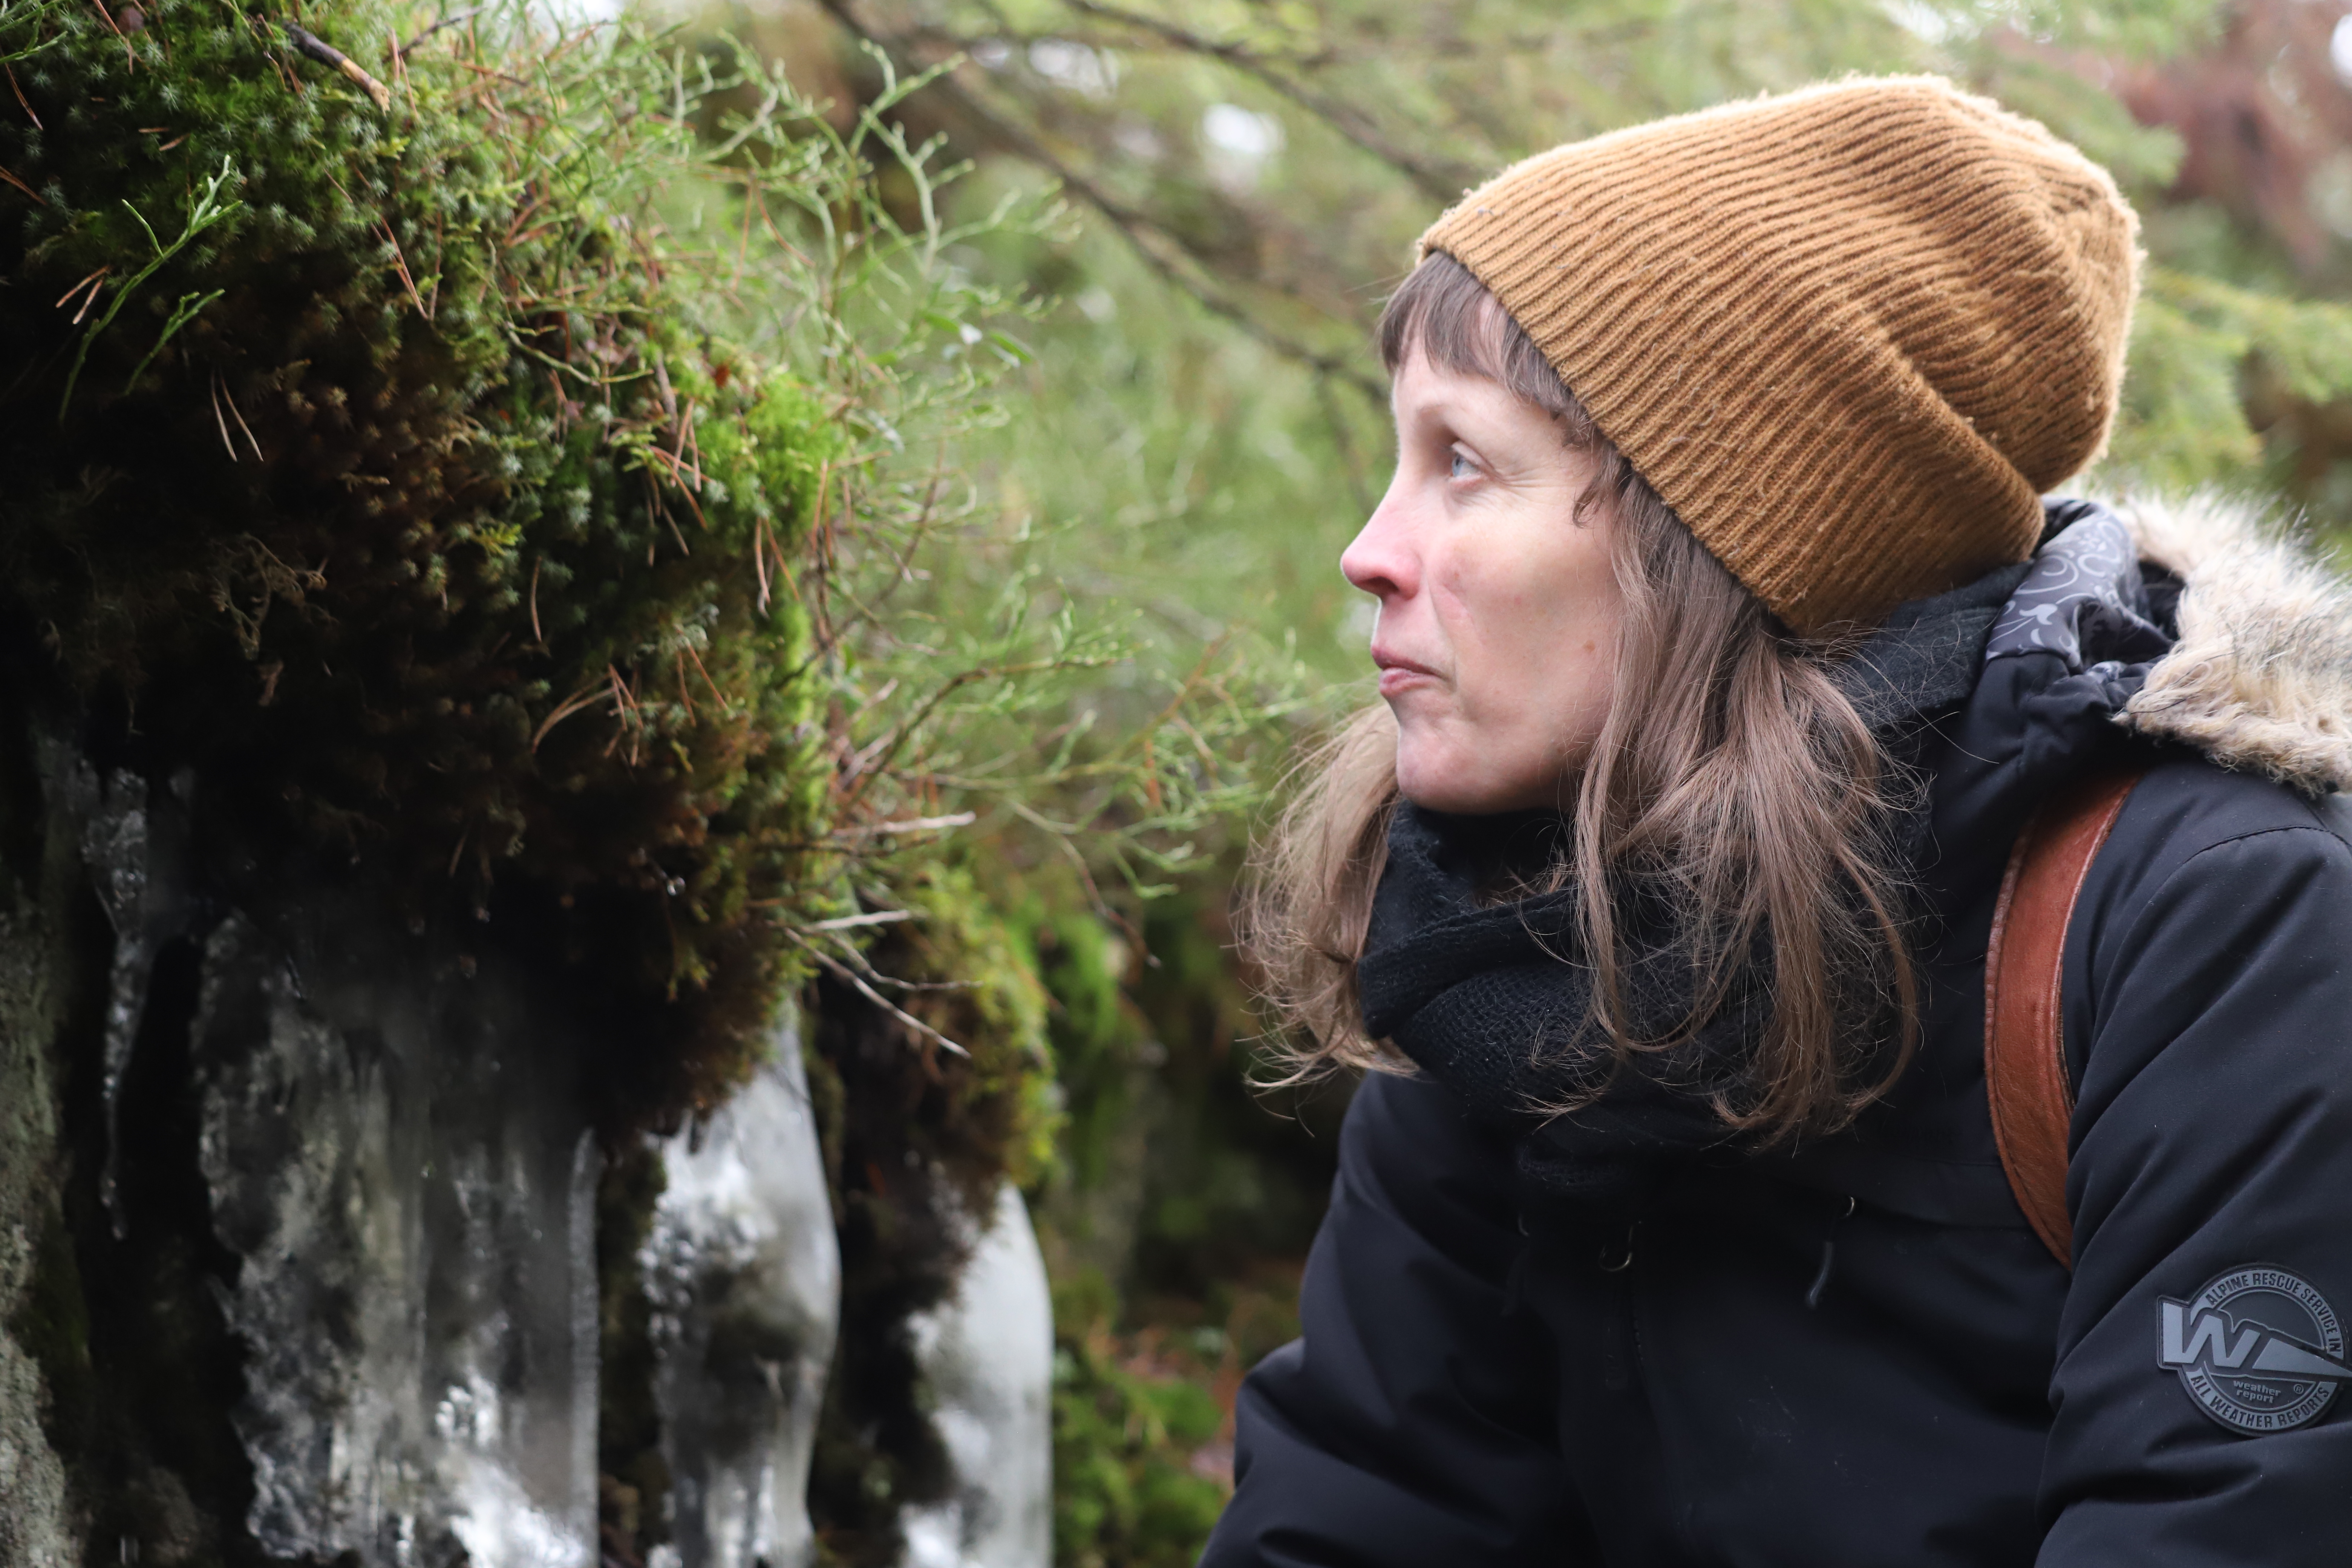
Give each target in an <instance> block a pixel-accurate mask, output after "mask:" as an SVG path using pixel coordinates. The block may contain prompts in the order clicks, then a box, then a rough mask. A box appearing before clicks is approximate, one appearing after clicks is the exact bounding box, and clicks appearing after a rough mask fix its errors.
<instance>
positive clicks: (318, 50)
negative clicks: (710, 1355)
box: [286, 22, 424, 310]
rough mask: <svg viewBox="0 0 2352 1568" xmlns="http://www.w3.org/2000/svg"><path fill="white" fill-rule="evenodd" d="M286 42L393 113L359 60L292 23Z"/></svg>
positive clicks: (386, 94)
mask: <svg viewBox="0 0 2352 1568" xmlns="http://www.w3.org/2000/svg"><path fill="white" fill-rule="evenodd" d="M286 41H287V42H289V43H290V44H292V45H293V46H294V47H296V48H297V49H299V50H300V51H301V52H302V53H303V54H305V55H307V56H309V57H310V58H312V59H314V60H316V61H318V62H319V63H320V65H322V66H332V67H334V68H335V69H337V70H339V71H341V72H342V73H343V75H344V76H346V77H348V78H349V79H351V80H352V81H353V82H355V83H357V84H358V86H359V88H360V89H361V90H362V92H365V93H366V94H367V95H368V96H369V97H370V98H372V99H373V100H375V106H376V107H377V108H378V109H381V110H384V111H385V112H386V113H389V112H391V110H392V89H390V88H388V87H386V86H384V85H383V83H382V82H380V81H378V80H376V79H375V78H373V77H372V76H370V75H369V74H368V71H367V68H366V67H365V66H363V65H362V64H360V62H359V61H357V60H355V59H353V58H352V57H351V56H349V55H347V54H345V53H343V51H342V50H341V49H339V48H337V47H335V46H334V45H332V44H331V43H329V42H327V40H326V39H324V38H322V37H319V35H318V34H316V33H314V32H311V31H310V29H309V28H307V27H298V26H295V25H294V24H293V23H291V22H289V23H287V24H286ZM413 291H414V290H413V289H412V292H413ZM417 309H419V310H423V309H424V307H423V306H421V305H420V306H418V307H417Z"/></svg>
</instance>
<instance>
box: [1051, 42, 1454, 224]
mask: <svg viewBox="0 0 2352 1568" xmlns="http://www.w3.org/2000/svg"><path fill="white" fill-rule="evenodd" d="M1066 3H1067V4H1068V5H1069V7H1070V9H1071V10H1073V11H1076V12H1077V13H1078V14H1080V15H1081V16H1095V17H1098V18H1100V19H1101V20H1103V21H1106V22H1109V23H1113V24H1115V25H1116V26H1122V27H1131V28H1133V29H1135V30H1136V31H1138V32H1143V33H1150V34H1151V35H1152V36H1154V37H1158V38H1160V39H1161V40H1163V41H1165V42H1167V43H1170V44H1172V45H1174V46H1175V47H1178V48H1180V49H1182V50H1184V51H1185V52H1186V53H1188V54H1196V55H1206V56H1208V57H1209V58H1212V59H1216V60H1222V61H1223V62H1224V63H1225V64H1226V65H1229V66H1231V67H1232V68H1234V69H1235V70H1237V71H1240V72H1241V73H1243V74H1244V76H1247V77H1250V78H1252V79H1255V80H1256V81H1258V82H1260V83H1263V84H1264V85H1265V86H1266V87H1268V88H1270V89H1273V90H1274V91H1275V92H1276V93H1278V94H1280V95H1281V96H1282V97H1284V98H1286V99H1287V100H1290V101H1291V102H1292V103H1295V104H1297V106H1298V107H1299V108H1301V109H1303V110H1306V111H1307V113H1309V114H1311V115H1313V116H1315V118H1316V119H1318V120H1320V121H1323V122H1324V123H1325V124H1326V125H1328V126H1329V127H1330V128H1331V129H1332V130H1334V131H1336V132H1339V135H1340V136H1341V137H1343V138H1344V139H1346V141H1347V142H1349V144H1351V145H1352V146H1354V147H1356V148H1357V149H1358V150H1360V151H1361V152H1364V153H1370V155H1371V156H1373V157H1375V158H1377V159H1379V160H1380V161H1381V163H1386V164H1388V165H1389V166H1390V167H1391V168H1392V169H1394V170H1396V171H1397V172H1398V173H1399V174H1402V175H1404V176H1405V177H1406V178H1407V179H1409V180H1411V181H1412V183H1413V184H1414V185H1415V186H1416V187H1417V188H1419V190H1420V191H1421V193H1422V194H1423V195H1426V196H1428V197H1429V198H1430V199H1432V200H1433V201H1438V202H1444V203H1448V204H1451V203H1453V202H1455V201H1459V200H1460V199H1461V197H1462V193H1463V192H1464V191H1465V189H1467V188H1468V187H1469V186H1470V185H1471V184H1475V181H1476V171H1475V170H1473V169H1471V168H1469V167H1468V166H1467V165H1465V164H1458V163H1452V162H1445V163H1438V162H1433V161H1432V160H1430V159H1427V158H1423V157H1418V156H1416V155H1415V154H1413V153H1408V152H1406V151H1405V150H1404V149H1403V148H1402V147H1399V146H1398V145H1397V144H1396V143H1395V142H1391V141H1390V140H1389V139H1388V138H1387V137H1385V136H1383V135H1381V132H1380V131H1379V130H1378V129H1377V128H1376V127H1374V126H1373V125H1372V124H1371V122H1370V121H1368V120H1367V119H1366V118H1365V117H1364V115H1363V114H1362V112H1361V111H1360V110H1356V109H1354V108H1352V107H1350V106H1349V105H1348V104H1344V103H1341V102H1339V101H1338V100H1335V99H1331V98H1327V97H1325V96H1324V95H1323V94H1321V93H1319V92H1317V91H1315V90H1314V89H1312V88H1309V87H1307V86H1306V85H1304V84H1303V83H1301V82H1299V81H1297V80H1296V79H1292V78H1290V77H1288V76H1286V75H1284V74H1283V73H1282V72H1280V71H1278V70H1276V69H1275V68H1273V65H1272V64H1271V62H1269V61H1267V60H1266V59H1265V58H1262V57H1261V56H1259V55H1257V54H1255V52H1253V51H1252V50H1250V49H1249V48H1247V47H1244V46H1243V45H1240V44H1235V43H1227V42H1221V41H1219V40H1218V39H1215V38H1211V37H1203V36H1202V35H1201V34H1199V33H1195V32H1193V31H1192V30H1191V29H1190V28H1188V27H1181V26H1177V25H1176V24H1175V23H1173V22H1165V21H1162V20H1160V18H1159V17H1157V16H1144V15H1142V14H1141V13H1139V12H1135V11H1129V10H1126V9H1124V8H1123V7H1120V6H1117V5H1102V4H1100V3H1099V0H1066Z"/></svg>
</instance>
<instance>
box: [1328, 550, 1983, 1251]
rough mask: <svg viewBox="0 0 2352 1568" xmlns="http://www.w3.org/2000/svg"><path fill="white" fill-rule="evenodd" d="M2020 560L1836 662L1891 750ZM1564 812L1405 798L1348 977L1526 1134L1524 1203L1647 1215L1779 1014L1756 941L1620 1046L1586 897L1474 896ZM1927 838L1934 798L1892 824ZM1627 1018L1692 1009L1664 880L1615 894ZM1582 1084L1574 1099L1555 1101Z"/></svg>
mask: <svg viewBox="0 0 2352 1568" xmlns="http://www.w3.org/2000/svg"><path fill="white" fill-rule="evenodd" d="M2023 572H2024V568H2023V567H2013V568H2004V569H2003V570H2001V571H2000V572H1996V573H1994V574H1991V575H1990V576H1988V577H1986V578H1983V579H1980V580H1979V581H1978V582H1976V583H1972V584H1969V585H1968V586H1966V587H1964V588H1960V589H1957V590H1955V591H1954V592H1952V593H1949V594H1946V595H1941V596H1940V597H1937V598H1934V599H1927V600H1921V601H1919V602H1917V603H1916V604H1913V605H1905V606H1903V607H1902V608H1901V609H1899V610H1897V611H1895V613H1894V615H1892V616H1889V617H1888V619H1887V621H1886V623H1885V626H1882V627H1881V628H1880V629H1879V631H1878V632H1877V633H1876V634H1875V635H1874V637H1872V638H1871V639H1870V640H1869V641H1867V642H1866V643H1865V644H1864V646H1863V647H1861V648H1860V649H1858V650H1857V651H1856V652H1855V653H1854V654H1853V655H1852V656H1851V657H1850V658H1847V659H1846V660H1845V661H1843V664H1842V665H1841V666H1840V668H1839V673H1838V679H1839V681H1840V684H1841V685H1842V686H1843V688H1844V689H1845V690H1846V693H1847V695H1848V696H1849V697H1850V698H1852V699H1853V701H1854V703H1855V705H1856V707H1857V708H1858V709H1859V710H1861V712H1862V715H1863V718H1864V721H1865V722H1867V723H1868V724H1870V725H1871V727H1872V728H1873V730H1874V731H1876V732H1878V733H1879V734H1880V736H1881V738H1882V741H1883V742H1884V743H1885V744H1887V745H1888V746H1889V748H1890V749H1891V750H1893V751H1894V752H1895V753H1896V754H1897V755H1898V756H1902V755H1904V754H1905V753H1906V752H1909V751H1911V750H1913V749H1914V744H1915V739H1916V736H1917V734H1918V733H1919V732H1920V731H1921V729H1922V728H1923V726H1924V725H1925V723H1926V722H1927V721H1930V720H1932V718H1934V717H1935V716H1936V715H1937V714H1939V713H1941V712H1944V711H1947V710H1950V709H1952V708H1953V707H1955V706H1957V705H1958V703H1960V702H1962V701H1964V700H1966V699H1967V697H1968V695H1969V692H1970V691H1971V690H1972V689H1974V686H1975V681H1976V677H1977V671H1978V668H1979V664H1980V662H1981V658H1982V652H1983V647H1984V642H1985V637H1986V635H1987V634H1988V633H1989V632H1990V629H1991V626H1992V623H1993V620H1994V618H1995V617H1996V616H1998V615H1999V613H2000V606H2001V605H2003V604H2004V603H2006V602H2007V600H2008V598H2009V595H2010V593H2011V590H2012V589H2014V588H2015V586H2016V585H2017V582H2018V580H2019V578H2020V577H2021V576H2022V574H2023ZM1566 832H1567V827H1566V826H1565V824H1564V823H1563V822H1562V821H1561V819H1560V818H1559V817H1558V816H1538V815H1528V814H1519V815H1514V816H1497V817H1462V816H1443V815H1441V814H1438V813H1435V812H1427V811H1423V810H1420V809H1418V808H1416V807H1414V806H1412V805H1409V804H1408V805H1401V806H1400V807H1399V808H1398V810H1397V813H1396V816H1395V818H1394V820H1393V822H1392V823H1391V827H1390V830H1389V840H1388V868H1387V869H1386V871H1384V872H1383V873H1382V875H1381V884H1380V887H1379V889H1378V890H1377V891H1376V892H1375V894H1374V896H1373V901H1372V916H1371V928H1370V932H1369V933H1368V936H1367V940H1366V942H1365V951H1364V956H1363V957H1362V959H1361V960H1360V962H1359V963H1357V966H1356V978H1357V983H1358V986H1359V989H1360V994H1361V996H1362V999H1363V1008H1364V1024H1365V1027H1366V1029H1367V1030H1368V1032H1370V1035H1371V1036H1372V1037H1374V1038H1376V1039H1386V1040H1388V1041H1390V1042H1391V1043H1392V1044H1394V1045H1395V1046H1396V1047H1397V1048H1398V1049H1400V1050H1402V1052H1404V1053H1405V1055H1407V1056H1408V1057H1410V1058H1412V1060H1413V1061H1414V1062H1415V1063H1417V1064H1418V1065H1419V1066H1420V1067H1421V1068H1423V1071H1425V1072H1427V1073H1429V1074H1430V1075H1431V1076H1432V1077H1433V1078H1435V1079H1438V1080H1439V1081H1440V1082H1443V1083H1444V1084H1446V1085H1447V1086H1448V1087H1450V1088H1451V1089H1454V1092H1455V1093H1456V1094H1457V1095H1459V1096H1460V1097H1461V1099H1462V1100H1463V1102H1464V1103H1465V1106H1466V1107H1467V1108H1468V1109H1469V1110H1470V1111H1471V1112H1472V1113H1473V1114H1474V1115H1475V1116H1477V1117H1478V1118H1480V1119H1481V1120H1482V1121H1486V1122H1487V1123H1489V1124H1490V1125H1493V1126H1495V1127H1496V1128H1497V1129H1498V1130H1502V1131H1507V1132H1509V1133H1510V1134H1512V1135H1513V1136H1514V1137H1515V1139H1516V1154H1517V1163H1518V1166H1519V1172H1520V1176H1521V1184H1522V1200H1523V1205H1524V1206H1525V1207H1526V1208H1527V1209H1528V1210H1529V1211H1530V1213H1531V1214H1532V1215H1534V1216H1535V1217H1537V1218H1538V1222H1539V1223H1543V1224H1547V1225H1569V1224H1583V1223H1591V1224H1616V1223H1622V1222H1623V1221H1625V1220H1628V1219H1631V1218H1633V1217H1636V1216H1638V1215H1639V1214H1640V1212H1641V1210H1642V1208H1643V1206H1644V1205H1645V1204H1646V1203H1647V1201H1648V1200H1649V1199H1650V1198H1651V1197H1652V1196H1653V1195H1654V1193H1655V1191H1656V1189H1657V1187H1658V1186H1659V1184H1661V1183H1662V1182H1663V1181H1664V1180H1665V1179H1666V1178H1667V1177H1668V1176H1670V1175H1672V1174H1673V1173H1675V1170H1676V1169H1677V1168H1679V1167H1680V1166H1682V1165H1684V1164H1686V1163H1689V1162H1691V1161H1692V1160H1694V1159H1696V1158H1698V1157H1700V1156H1701V1155H1703V1154H1705V1153H1706V1152H1707V1151H1709V1150H1711V1149H1717V1148H1720V1147H1722V1146H1724V1145H1725V1144H1727V1142H1729V1140H1730V1133H1729V1130H1728V1129H1727V1127H1726V1126H1725V1124H1724V1121H1723V1120H1722V1118H1721V1116H1720V1115H1718V1114H1717V1110H1716V1100H1717V1097H1719V1096H1726V1095H1728V1096H1730V1097H1732V1098H1734V1099H1737V1098H1738V1097H1739V1096H1740V1094H1741V1093H1742V1092H1743V1090H1744V1089H1746V1088H1747V1085H1748V1075H1749V1074H1750V1072H1751V1071H1752V1069H1753V1068H1754V1065H1755V1058H1756V1050H1757V1047H1758V1044H1759V1040H1760V1039H1761V1037H1762V1034H1763V1031H1764V1028H1765V1026H1766V1024H1767V1022H1768V1021H1769V1002H1768V998H1769V975H1770V966H1771V962H1770V955H1769V947H1765V946H1759V950H1758V951H1757V952H1754V953H1752V954H1750V955H1749V956H1748V962H1747V964H1746V966H1745V968H1744V969H1743V971H1742V973H1741V974H1740V976H1739V977H1738V981H1737V982H1736V983H1735V984H1734V985H1733V986H1732V988H1731V992H1730V995H1729V999H1728V1000H1727V1003H1726V1004H1725V1005H1724V1006H1723V1007H1722V1008H1721V1009H1720V1010H1719V1011H1717V1014H1716V1015H1715V1016H1714V1017H1713V1018H1711V1019H1710V1020H1708V1021H1707V1023H1706V1025H1705V1026H1703V1027H1702V1028H1700V1029H1699V1030H1698V1031H1697V1032H1696V1036H1695V1037H1693V1038H1691V1039H1689V1040H1688V1041H1687V1042H1686V1043H1685V1044H1684V1045H1682V1046H1680V1047H1676V1048H1675V1049H1672V1050H1668V1051H1642V1052H1635V1053H1633V1055H1632V1056H1631V1057H1630V1058H1628V1059H1627V1060H1626V1061H1624V1062H1623V1063H1622V1064H1620V1063H1619V1061H1618V1060H1617V1057H1616V1053H1615V1052H1613V1051H1612V1049H1611V1047H1610V1044H1609V1040H1608V1038H1607V1036H1606V1034H1605V1033H1604V1032H1603V1031H1602V1030H1601V1029H1600V1028H1599V1027H1598V1026H1596V1025H1595V1023H1594V1012H1593V1008H1592V993H1591V985H1592V970H1591V965H1590V963H1588V962H1586V960H1585V956H1584V947H1583V931H1582V926H1583V922H1582V921H1581V919H1580V914H1579V910H1580V900H1581V899H1582V897H1583V896H1584V895H1583V890H1582V889H1580V888H1579V887H1577V886H1576V885H1574V884H1573V883H1571V884H1570V885H1569V886H1567V887H1565V888H1562V889H1559V891H1556V892H1550V893H1544V894H1539V895H1537V896H1534V897H1531V898H1527V899H1522V900H1516V901H1509V902H1503V903H1486V904H1485V905H1483V906H1482V904H1481V902H1480V900H1479V889H1481V888H1482V887H1490V886H1494V885H1496V879H1498V878H1508V877H1509V876H1511V875H1513V874H1514V873H1516V874H1518V875H1520V876H1528V875H1530V874H1531V873H1534V872H1537V871H1539V870H1540V868H1543V867H1544V866H1546V865H1547V864H1549V863H1550V862H1551V861H1552V860H1553V858H1555V857H1556V856H1557V855H1558V854H1559V851H1560V849H1561V848H1562V847H1563V836H1564V835H1565V833H1566ZM1897 832H1898V836H1899V837H1900V838H1901V840H1902V841H1903V843H1904V847H1906V849H1909V850H1911V851H1913V852H1915V853H1916V849H1917V848H1918V847H1919V846H1920V844H1921V842H1922V841H1923V840H1924V836H1925V833H1926V819H1925V814H1924V812H1919V813H1914V814H1912V815H1911V816H1908V817H1906V820H1905V821H1903V822H1902V823H1900V824H1898V825H1897ZM1614 912H1615V915H1616V918H1617V923H1618V926H1619V929H1620V931H1621V932H1622V940H1621V944H1620V949H1619V952H1620V958H1619V971H1620V974H1621V977H1622V979H1621V984H1622V994H1623V1001H1624V1005H1625V1011H1626V1015H1627V1017H1626V1022H1627V1024H1628V1025H1629V1026H1630V1028H1631V1031H1632V1033H1633V1036H1634V1037H1636V1038H1643V1039H1655V1038H1659V1037H1664V1036H1666V1035H1668V1034H1670V1033H1672V1032H1674V1031H1675V1030H1676V1028H1677V1027H1678V1026H1681V1025H1682V1024H1683V1023H1684V1022H1685V1020H1686V1019H1687V1018H1688V1016H1690V1013H1691V1011H1692V1008H1693V1002H1694V996H1695V991H1694V986H1695V984H1696V976H1695V971H1694V965H1693V963H1692V961H1691V955H1692V948H1693V945H1694V944H1693V942H1692V941H1691V933H1690V932H1688V931H1685V930H1682V929H1680V928H1679V926H1678V923H1677V920H1676V917H1675V915H1674V914H1673V912H1672V911H1671V909H1670V908H1669V906H1668V905H1667V904H1666V902H1665V901H1664V900H1659V899H1654V898H1650V897H1646V896H1644V895H1643V893H1642V892H1641V891H1640V890H1639V889H1631V890H1626V891H1623V892H1622V893H1621V894H1620V895H1619V908H1618V909H1617V910H1615V911H1614ZM1569 1102H1578V1109H1575V1110H1570V1111H1568V1112H1567V1113H1565V1114H1560V1115H1553V1114H1549V1113H1548V1111H1547V1110H1546V1108H1547V1107H1557V1106H1559V1105H1561V1104H1564V1103H1569Z"/></svg>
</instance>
